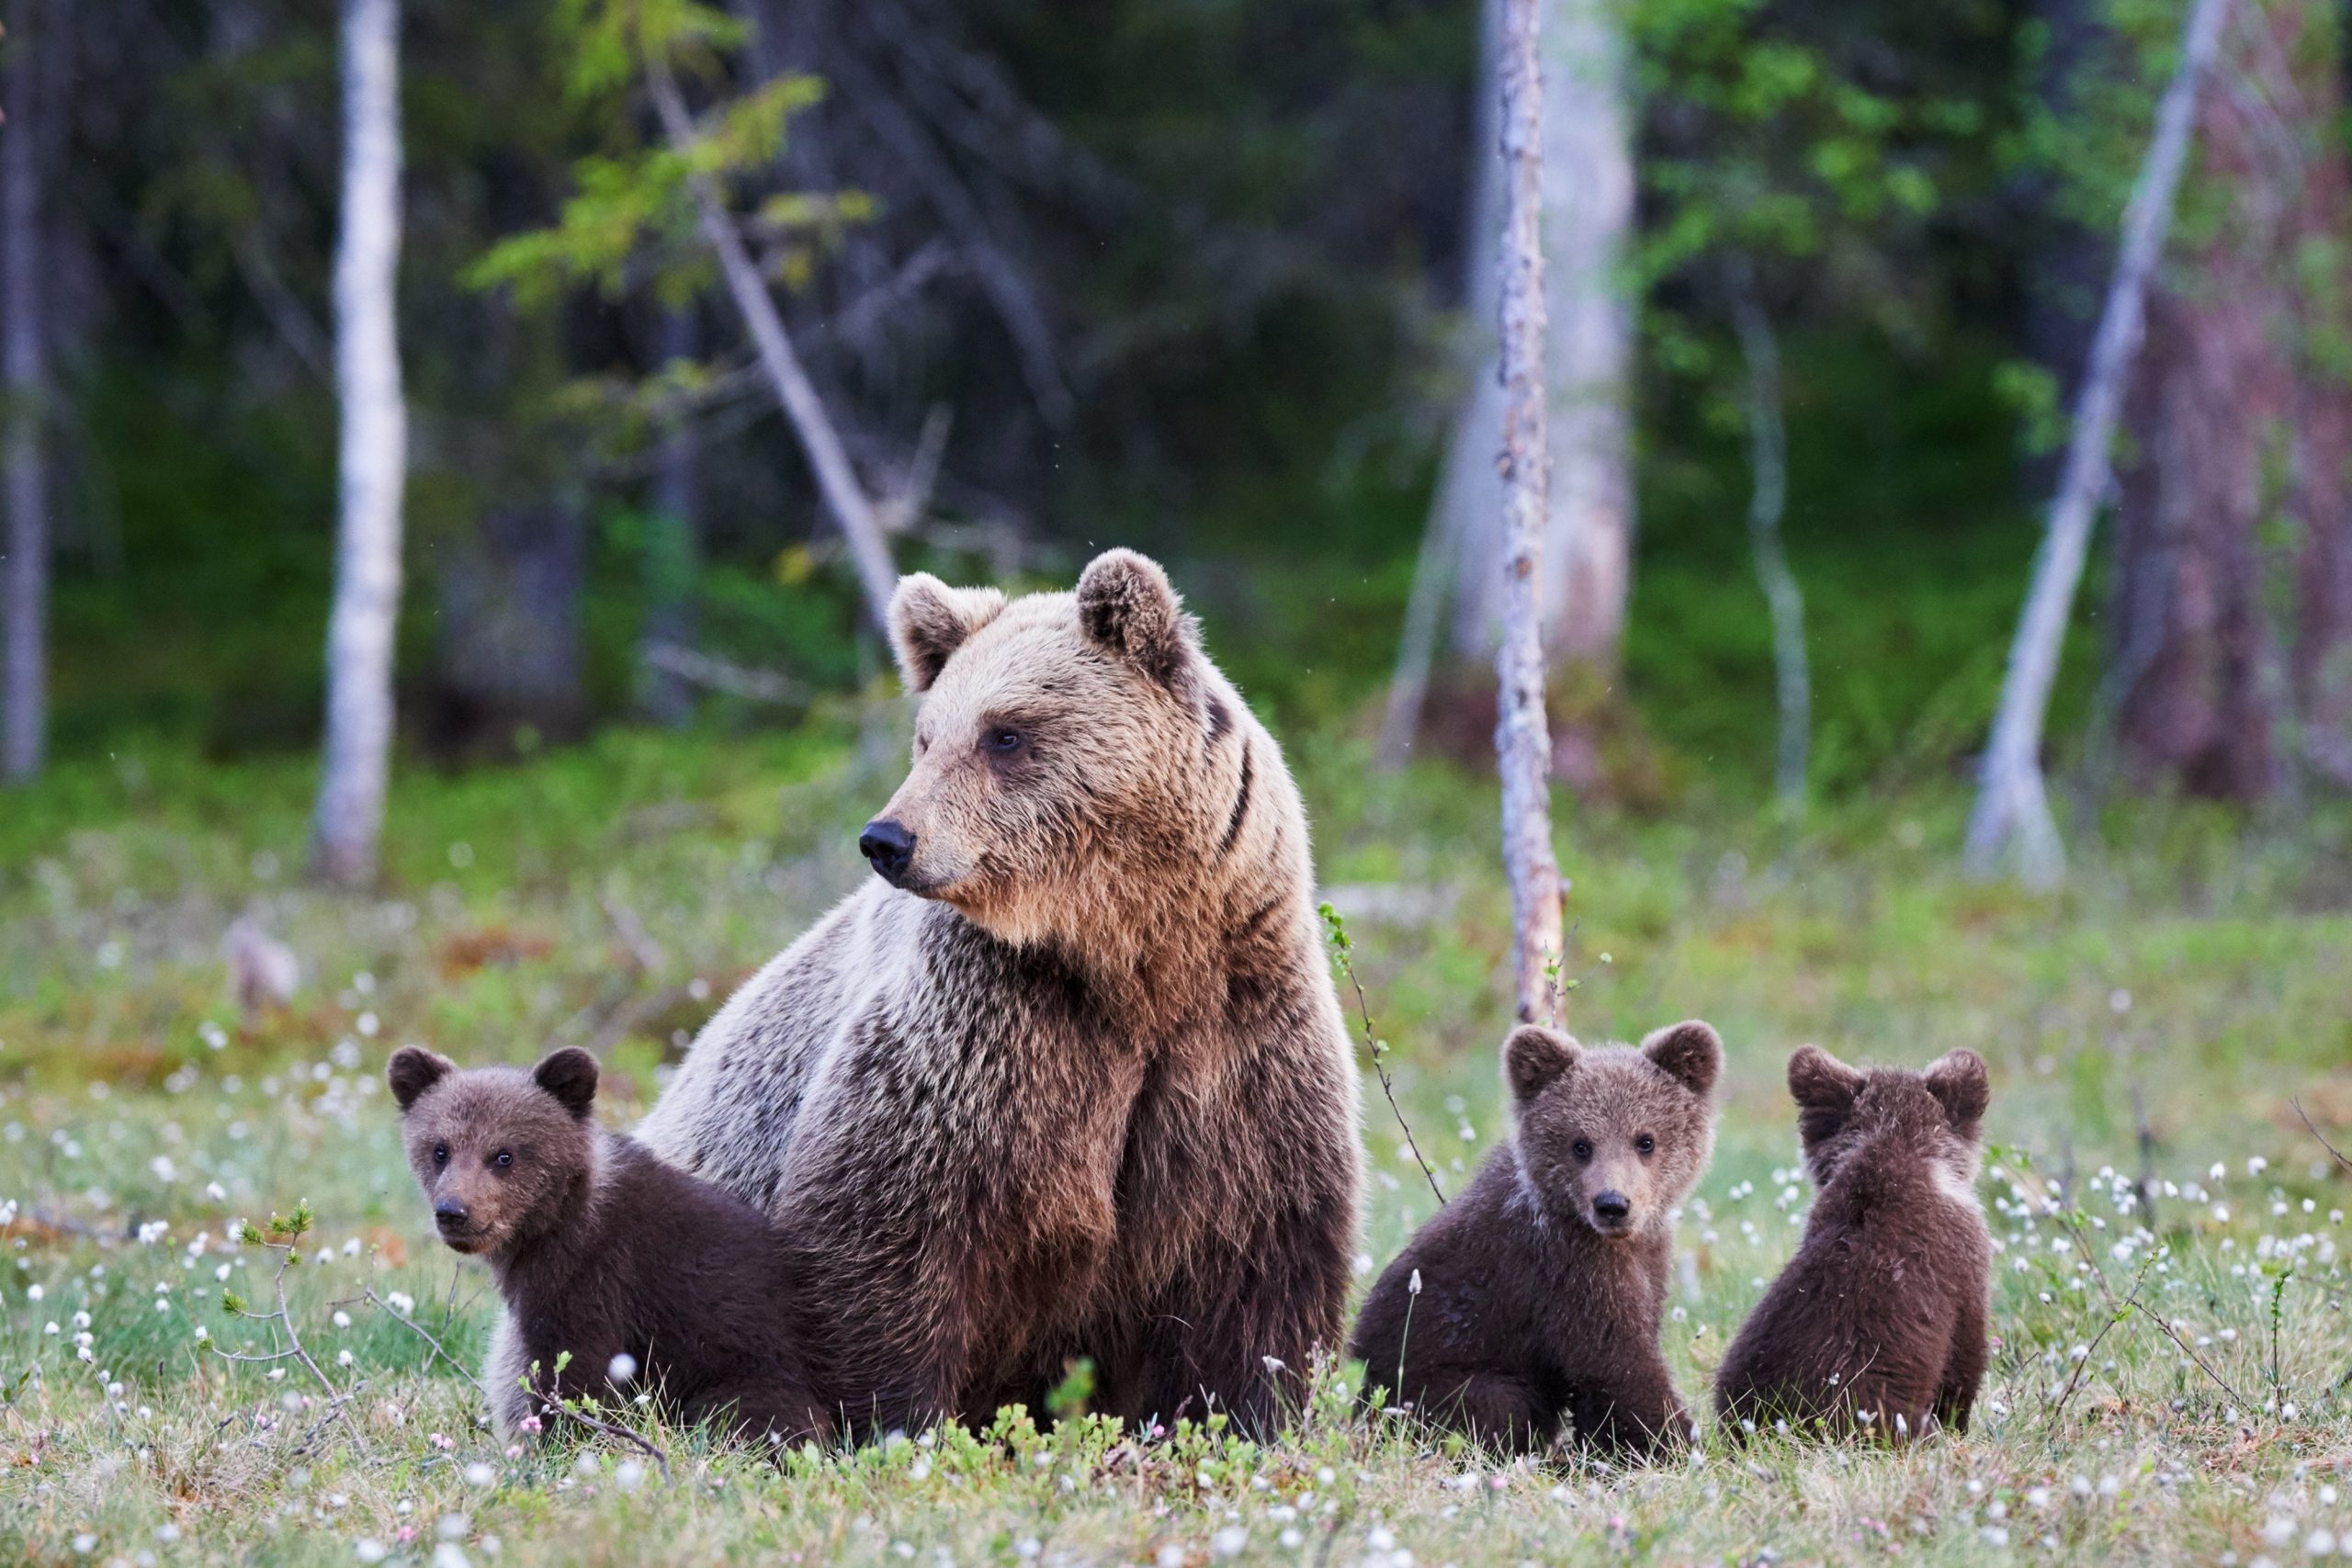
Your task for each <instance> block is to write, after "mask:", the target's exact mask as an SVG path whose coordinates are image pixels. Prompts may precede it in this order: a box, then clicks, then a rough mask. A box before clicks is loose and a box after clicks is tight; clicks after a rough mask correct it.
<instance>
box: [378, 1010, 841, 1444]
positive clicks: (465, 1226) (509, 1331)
mask: <svg viewBox="0 0 2352 1568" xmlns="http://www.w3.org/2000/svg"><path fill="white" fill-rule="evenodd" d="M386 1077H388V1078H389V1079H390V1083H391V1089H392V1097H393V1098H394V1099H395V1100H398V1101H399V1102H400V1108H401V1133H402V1136H403V1137H404V1139H405V1141H406V1143H407V1145H408V1158H409V1165H410V1168H412V1169H413V1170H414V1171H415V1172H416V1179H417V1184H418V1185H419V1186H421V1187H422V1188H424V1196H425V1198H426V1199H427V1200H428V1201H430V1202H431V1203H432V1205H433V1220H434V1224H435V1226H437V1227H438V1229H439V1231H440V1233H441V1239H442V1240H443V1241H445V1242H447V1244H448V1245H449V1247H451V1249H453V1250H454V1251H457V1252H460V1253H464V1254H467V1255H469V1256H471V1257H478V1258H481V1259H482V1260H483V1261H484V1262H486V1263H488V1264H489V1265H490V1269H491V1272H492V1275H493V1276H495V1277H496V1279H497V1281H498V1290H499V1293H500V1294H501V1295H502V1296H503V1297H504V1299H505V1302H506V1315H505V1317H504V1320H503V1322H502V1323H501V1324H500V1325H499V1328H498V1332H497V1334H496V1336H495V1337H493V1338H492V1343H491V1352H490V1360H489V1368H488V1374H487V1376H485V1378H484V1379H483V1381H484V1382H486V1383H487V1384H489V1387H490V1395H491V1408H492V1416H493V1417H494V1418H495V1420H496V1422H497V1425H498V1427H499V1430H500V1431H501V1432H502V1433H507V1434H512V1433H513V1432H514V1431H515V1429H516V1428H517V1427H523V1426H524V1425H525V1422H526V1418H527V1417H530V1416H553V1415H556V1414H558V1412H556V1411H555V1410H554V1409H553V1402H554V1401H556V1400H557V1399H559V1398H563V1399H587V1400H591V1401H597V1400H602V1401H608V1402H615V1403H617V1402H619V1401H621V1400H623V1399H625V1398H627V1397H629V1396H631V1395H633V1394H635V1393H637V1392H638V1389H639V1385H641V1386H643V1387H644V1388H646V1389H649V1390H650V1391H652V1392H653V1393H655V1395H656V1397H658V1398H660V1399H662V1400H663V1401H664V1402H665V1403H666V1404H667V1406H668V1408H670V1409H671V1410H673V1411H674V1412H675V1413H676V1414H677V1415H679V1416H682V1417H684V1419H686V1420H688V1421H700V1420H703V1419H706V1418H709V1417H717V1418H718V1419H721V1420H723V1421H725V1422H726V1423H727V1424H728V1425H729V1427H731V1428H732V1429H733V1430H734V1431H735V1432H737V1433H739V1434H741V1435H744V1436H749V1437H755V1438H756V1437H764V1436H768V1435H770V1434H774V1435H775V1437H776V1438H779V1439H786V1440H797V1439H800V1438H820V1439H821V1438H828V1437H830V1435H831V1422H830V1421H829V1420H828V1419H827V1417H826V1415H825V1413H824V1411H823V1410H822V1409H821V1408H820V1406H819V1405H818V1404H817V1401H816V1398H815V1395H814V1394H813V1393H811V1392H810V1388H811V1385H810V1382H809V1377H808V1374H807V1371H806V1369H805V1368H804V1366H803V1365H802V1358H801V1357H800V1356H799V1354H798V1353H797V1349H796V1348H795V1347H794V1345H793V1344H792V1343H791V1342H790V1340H789V1339H788V1337H786V1335H785V1333H784V1332H783V1331H782V1328H781V1326H780V1325H782V1324H783V1323H784V1322H785V1320H786V1314H784V1313H783V1312H782V1311H781V1310H779V1308H780V1304H781V1303H783V1302H785V1301H786V1300H788V1299H790V1296H791V1293H792V1292H793V1289H794V1284H793V1281H792V1280H790V1279H788V1278H787V1277H786V1264H785V1260H784V1259H785V1252H784V1249H783V1248H782V1247H780V1246H779V1245H778V1244H777V1241H776V1237H775V1233H774V1232H773V1230H772V1229H771V1228H770V1226H769V1224H768V1220H767V1216H765V1215H764V1214H763V1213H760V1211H758V1210H757V1209H754V1208H752V1206H751V1205H750V1204H748V1203H746V1202H743V1201H741V1200H740V1199H738V1198H735V1197H733V1196H732V1195H730V1194H729V1193H727V1192H725V1191H722V1190H720V1189H718V1188H717V1187H714V1186H712V1185H711V1184H710V1183H708V1182H707V1181H703V1180H699V1179H696V1178H695V1177H692V1176H688V1175H687V1174H685V1173H684V1171H681V1170H679V1169H677V1168H674V1167H673V1166H669V1165H665V1164H663V1163H662V1161H661V1160H659V1159H657V1158H655V1157H654V1156H652V1155H651V1154H650V1153H648V1152H647V1151H646V1149H645V1148H644V1147H643V1146H642V1145H639V1143H638V1142H637V1141H636V1140H635V1139H633V1138H629V1137H627V1136H625V1135H623V1134H618V1133H610V1132H605V1131H603V1130H602V1129H600V1128H598V1127H597V1126H596V1124H595V1122H594V1106H595V1099H596V1059H595V1058H594V1057H593V1056H591V1055H588V1053H587V1052H585V1051H582V1050H578V1049H576V1048H567V1049H565V1050H560V1051H557V1052H555V1053H553V1054H551V1055H548V1057H547V1058H546V1059H545V1060H544V1061H542V1062H540V1063H539V1065H538V1066H537V1067H535V1068H533V1069H531V1070H530V1071H527V1072H526V1071H524V1070H523V1069H521V1068H518V1067H476V1068H471V1069H467V1070H460V1069H459V1068H458V1066H456V1065H455V1064H454V1063H452V1062H450V1061H449V1060H448V1059H447V1058H446V1057H443V1056H439V1055H435V1054H434V1053H433V1052H430V1051H427V1050H424V1048H422V1047H420V1046H415V1045H410V1046H404V1047H402V1048H401V1050H399V1051H397V1052H394V1053H393V1055H392V1059H391V1064H390V1067H389V1069H388V1070H387V1073H386ZM566 1352H569V1353H570V1355H569V1359H562V1358H564V1356H565V1353H566ZM560 1359H562V1364H561V1367H560V1369H559V1366H558V1362H559V1360H560ZM526 1382H527V1385H528V1386H527V1388H526Z"/></svg>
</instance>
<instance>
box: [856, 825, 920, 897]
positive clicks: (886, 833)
mask: <svg viewBox="0 0 2352 1568" xmlns="http://www.w3.org/2000/svg"><path fill="white" fill-rule="evenodd" d="M857 852H858V853H859V854H862V855H864V856H865V859H866V863H868V864H870V865H872V866H873V867H874V870H875V872H876V874H878V875H879V876H880V877H881V878H882V880H883V881H885V882H887V883H888V884H889V885H890V886H893V887H904V886H906V885H907V869H908V868H909V867H910V866H911V865H913V864H914V859H915V836H914V835H913V834H912V833H910V832H908V831H907V829H906V828H905V826H904V825H903V824H902V823H899V821H897V820H895V819H894V818H888V817H877V818H875V819H874V820H873V821H871V822H868V823H867V824H866V825H865V831H864V832H863V833H860V834H859V835H858V836H857Z"/></svg>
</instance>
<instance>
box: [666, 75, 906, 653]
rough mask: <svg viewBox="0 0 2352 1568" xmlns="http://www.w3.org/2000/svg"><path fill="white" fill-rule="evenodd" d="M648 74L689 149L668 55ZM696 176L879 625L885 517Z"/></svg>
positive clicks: (767, 366)
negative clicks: (878, 511)
mask: <svg viewBox="0 0 2352 1568" xmlns="http://www.w3.org/2000/svg"><path fill="white" fill-rule="evenodd" d="M646 76H647V82H648V85H650V87H651V89H652V93H653V108H654V112H655V113H657V114H659V115H660V116H661V117H662V130H663V132H664V133H665V134H666V135H667V136H668V137H669V139H670V144H671V146H672V147H673V148H675V149H676V150H677V151H678V152H682V153H683V152H690V151H691V150H692V149H693V147H694V146H695V140H696V139H695V127H694V120H693V118H691V117H690V116H689V115H688V114H687V113H686V103H685V99H684V97H683V96H680V94H679V92H678V84H677V80H676V78H675V77H673V76H672V75H671V73H670V67H669V64H668V62H665V61H662V60H661V59H659V58H656V59H653V60H650V61H648V62H646ZM691 184H692V186H693V191H694V199H695V211H696V213H697V215H698V216H699V218H700V220H701V224H702V233H703V241H704V243H707V245H709V246H710V248H711V253H712V254H714V255H716V256H717V257H718V270H719V272H720V274H721V276H724V277H725V278H726V280H727V293H728V296H729V299H732V300H733V301H734V302H735V309H736V310H738V311H740V312H741V315H742V317H743V325H744V327H745V329H746V330H748V331H749V332H750V333H751V334H752V344H753V345H754V346H756V347H757V348H758V350H759V355H760V366H761V368H762V369H763V370H764V371H766V373H767V378H768V382H769V385H770V386H771V387H772V388H773V389H774V390H775V398H776V401H777V402H778V403H780V404H781V405H783V408H784V412H785V417H786V418H787V419H788V420H790V421H791V422H792V428H793V432H794V434H797V435H798V436H799V437H800V446H801V450H802V451H803V452H805V453H807V454H808V457H809V468H812V469H814V470H815V471H816V475H817V488H818V490H819V491H820V492H821V493H822V494H823V496H824V498H825V504H826V506H827V507H828V508H829V509H830V510H831V512H832V514H833V520H834V521H835V522H836V523H838V524H840V525H841V529H842V536H843V537H845V538H846V539H847V540H848V541H849V553H850V559H851V561H852V562H853V564H854V565H855V567H856V569H857V579H858V583H859V585H860V586H861V587H863V588H864V589H865V608H866V613H867V615H870V616H871V617H872V619H873V622H874V625H875V626H876V628H887V626H888V621H889V609H890V595H891V593H892V592H893V591H894V590H895V589H896V588H897V587H898V582H899V578H898V572H897V570H895V569H894V568H893V567H892V566H891V565H890V547H889V546H888V543H886V542H885V541H884V539H883V537H882V525H881V522H880V520H879V519H878V518H877V517H876V515H875V511H874V502H872V501H871V500H870V499H868V497H867V496H866V493H865V487H864V486H863V485H861V484H860V483H859V482H858V478H857V470H856V469H855V468H852V467H851V466H850V460H849V453H848V452H847V451H846V450H845V449H844V448H843V447H842V438H841V434H840V432H838V431H836V430H835V429H834V428H833V421H832V416H831V414H829V413H827V412H825V402H824V400H823V399H822V398H820V397H819V396H818V395H817V388H816V384H815V383H814V382H812V381H810V380H809V373H808V372H807V371H806V370H804V369H803V368H801V365H800V356H799V355H797V353H795V352H794V351H793V347H792V335H791V334H790V333H787V332H786V330H785V326H784V317H783V315H782V314H781V313H780V312H779V311H778V310H776V308H775V300H774V299H771V298H769V296H768V287H767V281H766V279H764V278H763V277H762V276H760V269H759V268H758V266H756V265H753V263H752V257H751V254H750V253H749V252H747V251H746V250H745V249H744V248H743V236H742V234H741V232H740V231H738V230H737V229H736V227H735V220H734V219H733V218H732V217H730V216H729V214H728V211H727V207H726V204H725V203H724V201H722V200H721V199H720V197H719V192H718V187H717V186H715V185H713V184H712V182H711V181H710V179H709V178H708V177H707V176H705V175H694V176H692V177H691Z"/></svg>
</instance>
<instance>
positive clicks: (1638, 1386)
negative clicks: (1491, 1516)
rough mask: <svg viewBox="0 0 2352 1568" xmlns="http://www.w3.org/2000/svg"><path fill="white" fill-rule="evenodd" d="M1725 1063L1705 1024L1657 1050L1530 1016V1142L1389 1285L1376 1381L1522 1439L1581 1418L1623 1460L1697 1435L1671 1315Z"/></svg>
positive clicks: (1468, 1195)
mask: <svg viewBox="0 0 2352 1568" xmlns="http://www.w3.org/2000/svg"><path fill="white" fill-rule="evenodd" d="M1722 1066H1723V1041H1722V1040H1721V1039H1720V1038H1719V1037H1718V1036H1717V1035H1716V1033H1715V1032H1714V1031H1713V1029H1712V1028H1710V1027H1708V1026H1707V1025H1706V1024H1704V1023H1701V1022H1698V1021H1690V1022H1686V1023H1678V1024H1675V1025H1673V1026H1672V1027H1670V1028H1667V1029H1661V1030H1659V1031H1657V1032H1656V1033H1654V1034H1652V1035H1650V1036H1649V1038H1648V1039H1646V1040H1645V1041H1643V1042H1642V1043H1641V1046H1640V1048H1639V1049H1638V1050H1636V1049H1634V1048H1631V1047H1628V1046H1623V1045H1616V1046H1607V1047H1602V1048H1600V1049H1596V1050H1587V1049H1585V1048H1584V1047H1582V1046H1580V1045H1578V1044H1577V1043H1576V1042H1575V1041H1574V1040H1572V1039H1570V1038H1569V1037H1568V1036H1567V1035H1566V1034H1563V1033H1561V1032H1558V1031H1557V1030H1552V1029H1544V1028H1540V1027H1537V1026H1534V1025H1527V1026H1523V1027H1521V1029H1519V1030H1517V1031H1515V1032H1513V1033H1512V1034H1511V1036H1510V1040H1509V1041H1507V1042H1506V1043H1504V1046H1503V1068H1504V1076H1505V1077H1506V1078H1507V1079H1508V1080H1509V1082H1510V1097H1511V1110H1512V1120H1513V1122H1514V1125H1513V1128H1512V1132H1511V1136H1510V1142H1509V1143H1507V1144H1505V1145H1503V1146H1502V1147H1500V1148H1498V1149H1497V1150H1496V1151H1495V1153H1494V1154H1493V1155H1492V1156H1489V1157H1488V1159H1487V1163H1486V1164H1485V1165H1484V1166H1482V1167H1481V1168H1479V1171H1478V1174H1477V1176H1476V1177H1475V1178H1474V1179H1472V1181H1471V1183H1470V1186H1469V1188H1468V1189H1467V1190H1464V1192H1463V1193H1462V1194H1461V1195H1460V1196H1458V1197H1456V1198H1455V1199H1454V1200H1453V1201H1452V1202H1450V1203H1448V1204H1446V1205H1445V1206H1444V1207H1443V1208H1442V1209H1440V1210H1439V1211H1438V1212H1437V1214H1436V1216H1435V1217H1434V1218H1432V1219H1431V1220H1430V1223H1429V1224H1426V1225H1424V1226H1422V1227H1421V1229H1420V1232H1419V1235H1415V1236H1414V1237H1413V1239H1412V1241H1411V1243H1410V1244H1409V1245H1408V1246H1407V1247H1406V1248H1405V1250H1404V1251H1403V1252H1402V1253H1400V1254H1398V1255H1397V1260H1396V1261H1395V1262H1393V1263H1391V1264H1390V1265H1389V1266H1388V1269H1387V1271H1386V1272H1385V1273H1384V1274H1382V1275H1381V1277H1380V1280H1379V1283H1377V1284H1376V1285H1374V1287H1373V1291H1372V1295H1371V1298H1370V1299H1369V1300H1368V1301H1367V1302H1366V1303H1365V1304H1364V1309H1363V1316H1362V1317H1361V1318H1360V1319H1359V1320H1358V1321H1357V1325H1356V1333H1355V1338H1354V1340H1353V1341H1352V1342H1351V1345H1350V1347H1349V1352H1350V1354H1351V1355H1354V1356H1358V1357H1361V1358H1362V1359H1363V1362H1364V1381H1365V1383H1366V1385H1367V1387H1370V1388H1378V1387H1385V1388H1387V1389H1388V1390H1389V1392H1390V1395H1391V1397H1393V1398H1395V1399H1397V1400H1399V1401H1402V1402H1404V1403H1407V1404H1410V1405H1411V1406H1412V1408H1414V1409H1415V1410H1417V1411H1419V1413H1420V1414H1421V1416H1423V1417H1424V1418H1425V1419H1428V1420H1430V1421H1433V1422H1436V1423H1438V1424H1439V1425H1442V1426H1445V1427H1452V1428H1454V1429H1456V1430H1460V1431H1463V1432H1465V1433H1467V1434H1469V1435H1470V1436H1471V1437H1473V1438H1476V1439H1477V1440H1478V1441H1480V1442H1482V1443H1484V1444H1486V1445H1487V1446H1488V1447H1491V1448H1495V1449H1498V1450H1503V1451H1505V1452H1510V1453H1515V1454H1517V1453H1535V1452H1540V1451H1542V1450H1545V1449H1547V1448H1549V1447H1550V1446H1551V1444H1552V1442H1553V1440H1554V1438H1555V1437H1556V1436H1557V1435H1558V1433H1559V1430H1560V1423H1561V1419H1562V1416H1566V1417H1567V1419H1568V1420H1569V1422H1570V1423H1571V1425H1572V1426H1573V1427H1574V1431H1575V1436H1576V1438H1577V1440H1578V1441H1580V1442H1582V1443H1584V1444H1586V1445H1589V1446H1590V1447H1592V1448H1593V1449H1595V1450H1599V1451H1600V1452H1603V1453H1606V1454H1611V1455H1613V1456H1617V1457H1622V1458H1639V1457H1645V1456H1646V1455H1648V1454H1650V1453H1652V1452H1654V1451H1655V1450H1657V1449H1658V1448H1660V1447H1661V1446H1663V1445H1665V1444H1668V1443H1679V1442H1680V1441H1681V1440H1682V1439H1683V1438H1686V1437H1688V1436H1690V1434H1691V1421H1690V1416H1688V1414H1687V1413H1686V1412H1685V1410H1684V1408H1683V1404H1682V1401H1681V1398H1680V1397H1679V1395H1678V1394H1677V1393H1675V1390H1674V1382H1673V1379H1672V1377H1671V1376H1670V1375H1669V1374H1668V1371H1667V1367H1666V1358H1665V1357H1664V1356H1663V1355H1662V1354H1660V1352H1659V1350H1658V1329H1659V1325H1660V1323H1661V1322H1662V1320H1663V1318H1664V1316H1665V1313H1666V1288H1667V1266H1668V1261H1669V1258H1670V1254H1671V1252H1672V1248H1673V1236H1674V1219H1673V1215H1674V1211H1675V1208H1676V1206H1677V1205H1678V1204H1679V1203H1680V1202H1681V1201H1682V1200H1683V1198H1684V1197H1685V1196H1686V1195H1688V1194H1689V1192H1690V1190H1691V1187H1692V1186H1693V1185H1695V1184H1696V1183H1697V1181H1698V1179H1699V1176H1700V1173H1701V1172H1702V1171H1703V1170H1704V1169H1705V1168H1706V1165H1707V1158H1708V1156H1709V1154H1710V1153H1711V1152H1712V1150H1713V1145H1714V1136H1715V1111H1714V1106H1713V1104H1712V1103H1711V1101H1710V1098H1709V1097H1710V1096H1711V1095H1712V1093H1713V1089H1714V1086H1715V1077H1716V1075H1717V1074H1718V1073H1719V1072H1720V1071H1721V1070H1722Z"/></svg>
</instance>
